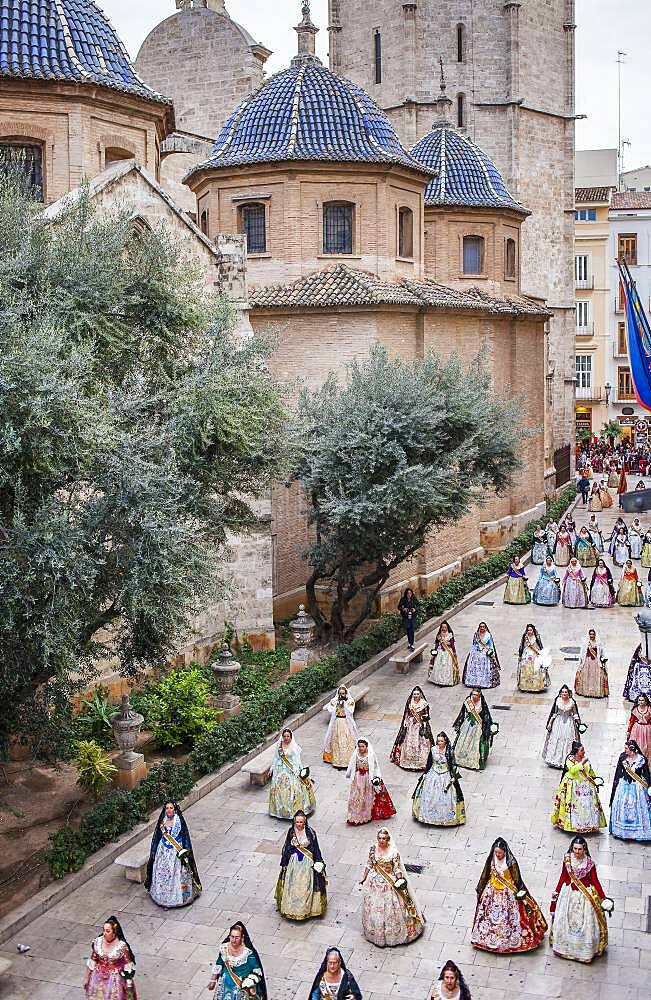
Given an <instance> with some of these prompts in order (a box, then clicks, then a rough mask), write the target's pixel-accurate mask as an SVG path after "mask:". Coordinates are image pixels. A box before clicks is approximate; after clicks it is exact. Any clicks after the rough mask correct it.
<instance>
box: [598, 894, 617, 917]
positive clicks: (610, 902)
mask: <svg viewBox="0 0 651 1000" xmlns="http://www.w3.org/2000/svg"><path fill="white" fill-rule="evenodd" d="M601 909H602V910H603V911H604V913H607V914H608V916H610V915H611V913H612V912H613V910H614V909H615V900H614V899H611V898H610V896H604V898H603V899H602V900H601Z"/></svg>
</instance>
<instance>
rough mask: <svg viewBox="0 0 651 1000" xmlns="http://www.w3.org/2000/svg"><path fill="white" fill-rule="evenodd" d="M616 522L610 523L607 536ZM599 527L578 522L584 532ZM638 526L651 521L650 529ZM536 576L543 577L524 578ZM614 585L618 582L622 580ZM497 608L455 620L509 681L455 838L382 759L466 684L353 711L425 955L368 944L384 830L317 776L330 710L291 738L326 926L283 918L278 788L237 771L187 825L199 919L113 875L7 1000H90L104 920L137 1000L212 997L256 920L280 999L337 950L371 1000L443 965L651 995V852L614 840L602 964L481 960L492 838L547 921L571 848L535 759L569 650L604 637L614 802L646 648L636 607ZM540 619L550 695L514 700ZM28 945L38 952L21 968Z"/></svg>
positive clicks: (379, 698)
mask: <svg viewBox="0 0 651 1000" xmlns="http://www.w3.org/2000/svg"><path fill="white" fill-rule="evenodd" d="M616 515H617V509H616V508H614V509H613V510H611V511H610V512H606V513H604V514H602V515H600V516H599V520H600V523H601V524H602V527H604V528H606V529H608V528H609V526H610V525H612V523H613V521H614V518H615V517H616ZM586 520H587V514H584V513H583V509H582V508H579V509H578V511H577V521H578V523H579V524H581V523H583V522H584V521H586ZM642 521H643V524H645V523H647V522H651V516H650V517H643V519H642ZM528 575H529V578H530V580H531V581H532V586H533V581H534V580H535V578H536V576H537V569H536V568H534V567H529V568H528ZM615 576H616V577H618V576H619V572H617V573H616V574H615ZM493 599H494V601H495V604H494V607H487V606H486V603H485V601H484V602H482V606H481V607H479V608H478V607H476V606H471V607H469V608H467V609H465V610H464V611H462V612H461V613H460V614H458V615H456V616H455V618H454V619H453V621H452V624H453V627H454V630H455V634H456V640H457V649H458V652H459V655H460V658H461V659H464V658H465V655H466V652H467V650H468V646H469V643H470V640H471V636H472V633H473V631H474V629H475V627H476V625H477V623H478V622H479V621H480V620H481V619H485V620H487V621H488V624H489V626H490V627H491V630H492V631H493V635H494V636H495V639H496V643H497V649H498V653H499V656H500V660H501V664H502V683H501V686H500V687H499V688H498V689H496V690H495V691H493V692H490V693H489V694H488V702H489V704H490V705H493V706H496V705H506V706H508V707H509V708H510V711H496V713H495V716H496V718H497V719H498V720H499V723H500V729H501V731H500V734H499V736H498V738H497V740H496V742H495V746H494V750H493V752H492V754H491V757H490V760H489V764H488V767H487V769H486V771H484V772H482V773H474V772H469V771H462V786H463V790H464V794H465V798H466V811H467V823H466V825H465V826H464V827H461V828H458V829H442V830H436V829H434V828H427V827H423V826H420V825H418V824H416V823H415V822H414V821H413V820H412V819H411V813H410V797H411V793H412V791H413V788H414V786H415V784H416V780H417V776H416V775H410V774H407V773H405V772H403V771H401V770H399V769H398V768H397V767H395V766H394V765H392V764H390V763H389V761H388V754H389V750H390V748H391V745H392V742H393V739H394V736H395V733H396V729H397V726H398V722H399V719H400V717H401V712H402V706H403V705H404V702H405V700H406V698H407V695H408V694H409V691H410V690H411V688H412V687H413V685H414V684H416V683H420V684H421V685H422V686H423V687H424V689H425V690H426V692H427V695H428V698H429V700H430V705H431V710H432V720H433V721H432V728H433V729H434V732H435V733H436V732H438V731H439V730H441V729H445V730H447V732H448V733H451V732H452V725H451V724H452V720H453V719H454V717H455V716H456V713H457V711H458V708H459V706H460V704H461V701H462V699H463V697H464V695H465V689H464V688H463V687H456V688H447V689H441V688H436V687H434V686H432V685H430V684H428V683H427V681H426V671H427V667H426V665H423V666H419V667H417V668H416V669H415V670H414V671H413V672H412V674H410V675H409V676H408V677H401V676H398V675H396V674H395V673H393V672H392V671H391V670H390V669H389V668H388V667H384V668H383V669H382V670H380V671H379V672H378V673H376V674H374V675H373V676H372V678H371V696H370V698H369V702H368V708H367V709H365V710H364V711H361V712H360V713H359V715H358V720H357V721H358V724H359V727H360V731H361V732H362V733H363V734H364V735H366V736H368V737H369V738H370V739H371V741H372V742H373V744H374V746H375V748H376V751H377V752H378V757H379V760H380V762H381V766H382V768H383V774H384V777H385V780H386V783H387V786H388V788H389V790H390V792H391V795H392V796H393V799H394V802H395V803H396V805H397V807H398V815H397V816H396V817H394V818H393V819H391V820H390V821H389V825H390V827H391V830H392V833H393V835H394V837H395V838H396V839H397V842H398V845H399V847H400V850H401V852H402V856H403V859H404V860H405V861H407V862H412V863H415V864H419V865H423V866H424V870H423V873H422V874H420V875H414V876H413V883H414V886H415V889H416V892H417V895H418V898H419V900H420V902H421V904H422V905H423V906H424V907H425V910H426V915H427V925H426V929H425V933H424V935H423V936H422V938H420V940H418V941H416V942H415V943H414V944H411V945H408V946H406V947H401V948H393V949H386V950H380V949H378V948H375V947H374V946H373V945H371V944H369V943H368V942H367V941H365V940H364V938H363V937H362V934H361V926H360V908H361V892H360V890H359V889H358V888H357V885H356V883H357V880H358V879H359V878H360V877H361V872H362V869H363V864H364V860H365V856H366V852H367V850H368V846H369V844H370V843H371V841H372V839H373V837H374V831H375V825H374V824H373V825H368V826H366V827H362V828H351V827H347V826H346V823H345V815H346V798H347V783H346V780H345V777H344V775H343V774H342V773H341V772H335V771H334V770H332V769H331V768H329V767H327V766H325V765H324V764H323V763H321V749H322V744H323V737H324V735H325V722H326V714H325V712H324V713H322V717H320V718H319V717H317V718H315V719H313V720H311V721H310V722H309V723H307V724H306V725H305V726H303V727H302V728H301V729H300V730H299V731H298V732H297V738H298V741H299V743H300V744H301V745H302V747H303V758H304V761H305V763H307V764H309V766H310V767H311V770H312V775H313V777H314V778H315V781H316V787H317V803H318V804H317V811H316V814H315V816H314V817H313V819H312V823H313V826H314V829H315V830H316V831H317V833H318V836H319V841H320V844H321V848H322V851H323V854H324V857H325V859H326V861H327V863H328V911H327V914H326V916H325V918H324V919H322V920H317V921H310V922H308V923H306V924H300V925H296V924H292V923H288V922H286V921H284V920H283V919H282V918H281V917H279V916H278V914H277V913H276V910H275V906H274V900H273V891H274V886H275V881H276V877H277V873H278V863H279V855H280V848H281V843H282V841H283V838H284V836H285V833H286V829H287V827H286V824H285V823H283V822H281V821H279V820H275V819H272V818H270V817H269V816H268V815H267V812H266V809H267V792H268V789H264V790H263V789H260V788H250V787H249V786H248V784H247V782H246V781H245V780H244V778H243V777H241V776H239V775H238V776H236V777H235V778H232V779H231V780H229V781H228V782H227V783H226V784H224V785H222V786H221V787H220V788H218V789H217V790H216V791H215V792H213V793H212V794H210V795H208V796H207V797H206V798H204V799H202V800H201V801H200V802H198V803H197V804H196V805H195V806H193V807H192V808H191V809H190V810H188V813H187V819H188V822H189V826H190V830H191V833H192V839H193V843H194V848H195V852H196V855H197V859H198V864H199V870H200V873H201V876H202V881H203V887H204V892H203V895H202V896H201V898H200V899H199V900H198V901H197V903H196V904H195V905H193V906H192V907H190V908H189V909H187V910H180V911H165V910H161V909H159V908H158V907H157V906H155V905H154V903H153V902H152V901H151V900H150V898H149V896H148V895H147V893H146V892H145V890H144V889H143V888H142V887H141V886H137V885H133V884H131V883H128V882H127V881H126V880H125V879H124V877H123V875H122V874H121V871H120V870H119V869H118V868H117V867H116V866H110V867H109V868H108V869H107V870H106V871H104V872H102V873H101V874H100V875H98V876H97V877H95V878H94V879H92V880H91V881H89V882H87V883H86V884H85V885H84V886H82V887H81V888H80V889H78V890H77V891H75V892H74V893H73V894H72V895H71V896H69V897H68V898H67V899H66V900H64V901H63V902H62V903H60V904H59V905H57V906H56V907H54V908H53V909H52V910H50V911H49V912H48V913H46V914H45V915H44V916H42V917H40V918H39V919H38V920H36V921H34V922H33V923H32V924H31V925H29V926H28V927H26V928H25V929H24V930H22V931H21V932H20V934H19V936H18V938H16V939H14V940H11V941H8V942H7V943H6V944H5V945H4V946H3V947H2V949H1V951H2V952H3V953H6V954H13V957H14V964H13V968H12V970H11V975H9V976H6V977H3V980H2V982H0V998H1V1000H7V998H11V1000H28V998H29V1000H72V998H73V997H74V998H81V997H82V996H83V994H82V990H81V985H80V984H81V979H82V976H83V963H84V961H85V959H86V957H87V954H88V951H89V945H90V942H91V940H92V938H93V936H94V935H95V934H96V933H97V932H98V928H99V927H100V925H101V924H102V922H103V920H104V919H105V917H106V916H108V915H109V914H110V913H116V914H117V915H118V917H119V918H120V920H121V922H122V925H123V927H124V929H125V933H126V934H127V936H128V938H129V940H130V942H131V944H132V946H133V948H134V951H135V952H136V956H137V960H138V979H137V982H138V991H139V997H140V1000H166V998H171V1000H191V998H195V997H197V998H198V997H208V996H209V995H210V994H209V993H208V992H207V991H206V989H205V987H206V983H207V981H208V974H209V970H210V964H211V962H212V961H213V960H214V957H215V951H216V946H217V943H218V941H220V940H221V938H222V937H223V935H224V931H225V929H226V928H228V926H229V925H230V923H231V922H233V921H234V920H235V919H242V920H244V921H245V923H246V925H247V927H248V928H249V931H250V932H251V934H252V936H253V938H254V940H255V943H256V945H257V947H258V949H259V950H260V953H261V955H262V958H263V962H264V966H265V971H266V973H267V978H268V982H269V993H270V1000H294V998H296V1000H299V998H300V1000H306V998H307V997H308V991H309V985H310V984H311V981H312V978H313V976H314V974H315V971H316V968H317V966H318V964H319V962H320V960H321V957H322V955H323V952H324V950H325V948H326V947H327V946H329V945H338V946H339V947H341V949H342V951H343V952H344V954H345V956H346V959H347V961H348V962H349V965H350V968H351V970H352V971H353V972H354V974H355V976H356V977H357V979H358V981H359V982H360V985H361V988H362V990H363V993H364V997H365V1000H388V998H396V997H409V998H413V1000H425V998H427V997H428V996H429V993H428V990H429V988H430V985H431V983H432V980H433V979H434V978H435V977H438V973H439V970H440V968H441V966H442V965H443V963H444V962H445V961H446V960H447V959H449V958H451V959H453V960H454V961H455V962H457V963H458V964H459V965H460V966H461V968H462V969H463V971H464V974H465V976H466V979H467V981H468V983H469V985H470V988H471V990H472V995H473V1000H506V998H518V1000H525V998H533V997H563V998H566V997H567V998H571V1000H619V998H621V997H623V996H625V997H626V1000H643V998H644V1000H647V998H648V996H649V985H648V984H649V972H650V970H651V934H647V933H645V927H646V911H647V901H648V897H649V896H651V848H649V847H644V846H643V845H641V844H637V843H625V842H623V841H620V840H615V839H613V838H611V837H610V836H609V834H608V833H606V832H602V833H600V834H597V835H594V836H592V837H591V838H590V850H591V853H592V856H593V858H594V859H595V861H596V863H597V865H598V869H599V875H600V877H601V881H602V883H603V886H604V889H605V891H606V892H607V893H608V894H609V895H610V896H612V897H613V899H614V900H615V905H616V910H615V914H614V915H613V917H612V919H611V920H610V923H609V930H610V945H609V948H608V951H607V953H606V955H605V956H604V957H603V958H601V959H597V960H596V961H594V962H593V963H592V964H591V965H580V964H578V963H576V962H568V961H564V960H563V959H560V958H557V957H556V956H554V955H553V953H552V952H551V950H550V948H549V945H548V943H547V941H545V943H544V944H543V946H542V947H541V948H540V949H538V950H537V951H536V952H533V953H531V954H529V955H519V956H513V957H508V956H500V955H491V954H487V953H485V952H480V951H475V949H474V948H472V947H471V945H470V929H471V924H472V918H473V913H474V906H475V885H476V883H477V879H478V877H479V873H480V870H481V867H482V865H483V863H484V860H485V857H486V854H487V852H488V849H489V847H490V845H491V843H492V841H493V840H494V838H495V837H497V836H498V835H503V836H505V837H506V838H507V840H508V841H509V843H510V845H511V847H512V849H513V851H514V853H515V855H516V857H517V858H518V860H519V862H520V867H521V870H522V873H523V876H524V879H525V881H526V883H527V884H528V886H529V888H530V890H531V891H532V893H533V894H534V896H535V897H536V898H537V899H538V900H539V902H540V904H541V906H542V908H543V910H544V911H545V912H546V913H548V910H549V901H550V896H551V893H552V891H553V889H554V887H555V884H556V881H557V879H558V875H559V871H560V866H561V859H562V856H563V853H564V850H565V849H566V847H567V845H568V842H569V839H570V838H569V836H568V835H566V834H563V833H561V832H560V831H557V830H554V829H553V828H552V826H551V825H550V822H549V815H550V812H551V808H552V799H553V795H554V790H555V788H556V786H557V783H558V780H559V777H560V775H559V772H557V771H553V770H550V769H549V768H547V767H545V765H544V763H543V761H542V759H541V756H540V753H541V748H542V744H543V739H544V733H545V721H546V718H547V714H548V712H549V707H550V702H551V699H552V692H553V693H554V694H555V692H556V691H557V689H558V688H559V687H560V685H561V684H562V683H563V682H567V683H568V684H570V685H571V684H572V683H573V680H574V672H575V670H576V666H577V664H576V662H575V660H574V659H568V657H569V655H570V654H568V653H566V652H564V648H567V647H576V646H579V645H580V644H581V642H582V640H583V638H584V636H585V633H586V631H587V629H588V627H589V626H591V625H595V626H596V627H597V629H598V631H599V633H600V636H601V638H602V640H603V642H604V645H605V648H606V652H607V655H608V657H609V662H608V667H609V672H610V681H611V695H610V698H609V699H608V701H605V700H604V701H594V700H590V699H579V705H580V710H581V713H582V717H583V719H584V720H585V721H586V722H587V723H588V725H589V728H588V731H587V733H586V735H585V742H586V746H587V748H588V752H589V755H590V758H591V760H592V762H593V764H594V766H595V770H596V771H597V773H598V774H601V775H602V776H603V777H604V779H605V782H606V786H605V788H604V789H603V796H602V798H603V801H604V804H605V805H606V806H607V799H608V795H609V791H610V783H611V781H612V775H613V770H614V762H615V760H616V756H617V754H618V753H619V752H620V749H621V745H622V742H623V739H624V736H625V728H626V722H627V719H628V714H629V710H628V706H627V703H626V702H624V701H623V699H622V697H621V691H622V687H623V683H624V676H625V671H626V666H627V664H628V661H629V658H630V656H631V653H632V651H633V648H634V647H635V645H636V644H637V642H638V631H637V628H636V626H635V623H634V622H633V621H632V613H631V610H629V609H622V608H615V609H612V610H600V611H588V612H585V611H571V610H565V609H562V608H536V607H524V608H519V607H516V608H513V607H507V606H505V605H503V604H502V600H501V588H496V590H495V591H494V592H492V593H491V594H490V595H489V597H488V598H487V600H493ZM530 620H533V621H534V623H535V624H536V625H537V627H538V629H539V631H540V633H541V636H542V638H543V640H544V642H545V644H546V645H549V646H550V647H551V649H552V650H553V653H554V665H553V669H552V689H551V690H550V692H549V693H547V694H540V695H535V694H522V693H518V692H517V691H516V689H515V665H516V655H517V647H518V644H519V639H520V636H521V634H522V631H523V629H524V627H525V625H526V623H527V622H528V621H530ZM18 940H20V941H22V942H25V943H27V944H29V945H31V951H30V952H29V953H28V954H27V955H25V956H23V955H16V944H17V942H18Z"/></svg>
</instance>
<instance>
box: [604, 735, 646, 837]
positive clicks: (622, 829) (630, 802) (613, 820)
mask: <svg viewBox="0 0 651 1000" xmlns="http://www.w3.org/2000/svg"><path fill="white" fill-rule="evenodd" d="M650 796H651V774H649V763H648V761H647V759H646V757H645V756H644V754H643V753H642V751H641V749H640V747H639V746H638V745H637V743H636V742H635V740H627V741H626V743H625V744H624V753H623V754H621V755H620V758H619V761H618V762H617V770H616V771H615V778H614V780H613V789H612V792H611V795H610V824H609V827H608V828H609V830H610V832H611V833H612V835H613V837H620V838H621V839H622V840H642V841H647V840H651V797H650Z"/></svg>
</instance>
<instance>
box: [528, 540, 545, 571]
mask: <svg viewBox="0 0 651 1000" xmlns="http://www.w3.org/2000/svg"><path fill="white" fill-rule="evenodd" d="M548 555H549V548H548V546H547V540H546V538H545V537H544V536H543V537H542V538H537V537H536V536H535V535H534V538H533V545H532V547H531V562H532V563H533V564H534V566H542V564H543V563H544V561H545V559H546V558H547V556H548Z"/></svg>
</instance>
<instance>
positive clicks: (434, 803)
mask: <svg viewBox="0 0 651 1000" xmlns="http://www.w3.org/2000/svg"><path fill="white" fill-rule="evenodd" d="M411 811H412V815H413V817H414V819H415V820H418V822H419V823H425V824H426V825H427V826H462V825H463V824H464V823H465V822H466V807H465V805H464V801H463V792H462V791H461V784H460V782H459V772H458V771H457V765H456V762H455V759H454V751H453V749H452V746H451V745H450V740H449V739H448V735H447V733H439V734H438V736H437V737H436V744H435V746H433V747H432V751H431V754H430V759H429V766H428V768H427V771H426V773H425V774H422V775H421V776H420V778H419V779H418V784H417V785H416V788H415V789H414V794H413V795H412V807H411Z"/></svg>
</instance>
